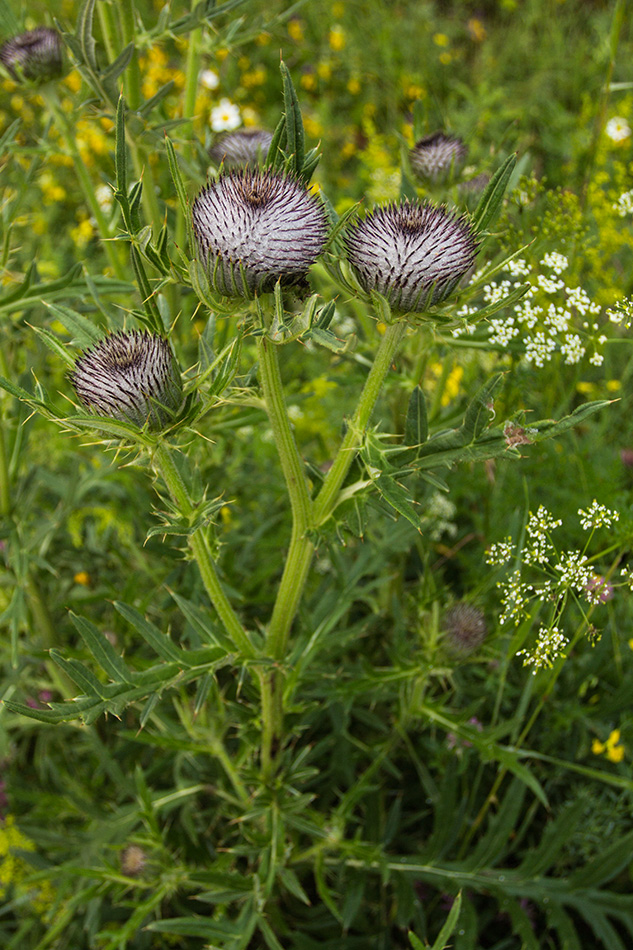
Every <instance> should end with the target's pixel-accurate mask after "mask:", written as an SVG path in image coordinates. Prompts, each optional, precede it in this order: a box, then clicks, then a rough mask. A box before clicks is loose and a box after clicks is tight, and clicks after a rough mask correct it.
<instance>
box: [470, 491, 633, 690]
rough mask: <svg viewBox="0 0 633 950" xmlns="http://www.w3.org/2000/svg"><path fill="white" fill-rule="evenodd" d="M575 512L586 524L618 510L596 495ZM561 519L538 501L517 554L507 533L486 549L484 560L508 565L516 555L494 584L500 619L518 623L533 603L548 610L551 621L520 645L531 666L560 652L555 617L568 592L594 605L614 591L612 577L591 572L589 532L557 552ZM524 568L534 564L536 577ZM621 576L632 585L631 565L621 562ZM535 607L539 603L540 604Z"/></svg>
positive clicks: (599, 522)
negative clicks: (531, 641)
mask: <svg viewBox="0 0 633 950" xmlns="http://www.w3.org/2000/svg"><path fill="white" fill-rule="evenodd" d="M578 514H579V516H580V522H581V525H582V527H583V528H584V529H585V530H588V529H593V528H597V527H610V526H611V525H612V524H613V523H614V522H615V521H617V520H618V519H619V513H618V512H617V511H615V510H613V509H609V508H607V507H606V506H605V505H601V504H599V503H598V502H597V501H596V500H595V499H594V501H593V502H592V503H591V505H590V506H589V507H588V508H587V509H586V510H585V509H582V508H581V509H579V511H578ZM561 525H562V520H561V519H560V518H554V517H553V516H552V514H550V512H549V511H548V510H547V508H545V507H544V506H543V505H539V507H538V510H537V511H536V513H534V512H530V515H529V518H528V521H527V524H526V526H525V538H526V540H525V544H524V546H523V548H522V549H520V550H519V553H518V555H517V554H516V553H515V544H514V541H513V539H512V538H511V537H507V538H505V539H504V540H503V541H497V542H496V543H495V544H492V545H491V546H490V547H489V548H488V550H487V551H486V562H487V563H488V564H493V565H508V564H509V563H510V562H511V561H513V560H515V558H518V560H519V566H518V567H515V569H514V570H512V571H511V573H510V574H509V576H508V577H507V578H506V580H504V581H500V582H499V583H498V584H497V587H498V588H499V589H500V591H501V604H502V612H501V615H500V617H499V622H500V623H501V624H506V623H508V622H509V621H514V623H515V625H517V626H518V624H519V623H520V622H521V621H522V620H524V619H526V618H529V617H530V616H531V614H532V607H533V605H534V606H536V605H537V604H539V605H543V604H545V605H547V610H548V612H550V614H551V617H550V622H549V624H546V625H545V626H542V627H541V629H540V630H539V634H538V638H537V641H536V644H535V645H534V647H533V648H531V649H525V650H521V651H520V654H519V655H522V656H523V657H524V660H523V663H524V665H525V666H532V667H533V672H536V671H537V670H539V669H543V668H545V667H551V666H552V662H553V661H554V660H555V659H556V658H557V657H558V656H564V654H563V653H562V649H563V647H564V646H565V644H566V643H567V639H566V638H565V636H564V635H563V633H561V630H560V628H559V623H560V620H561V616H562V614H563V611H564V609H565V606H566V604H567V601H568V598H569V597H570V596H571V597H572V598H573V599H575V600H576V599H578V598H579V597H580V598H582V599H583V600H585V601H586V603H588V604H590V605H592V607H598V606H600V605H601V604H604V603H606V602H607V601H608V600H610V599H611V598H612V596H613V589H614V585H613V583H611V582H610V581H609V580H608V576H607V577H606V578H605V577H602V576H601V575H599V574H596V573H595V570H594V568H593V565H592V562H591V560H590V558H589V556H588V554H587V545H588V544H589V542H590V541H591V535H590V536H589V538H588V539H587V543H586V544H585V547H584V549H583V550H582V551H580V550H571V551H560V553H559V551H558V550H557V548H556V546H555V543H554V541H553V539H552V534H553V532H554V531H555V530H556V529H557V528H560V527H561ZM515 563H516V561H515ZM524 568H528V569H530V570H531V571H532V572H533V571H534V570H536V571H537V572H538V574H539V575H540V577H538V579H535V580H534V581H533V582H532V581H526V580H524V578H523V569H524ZM621 576H622V578H623V582H622V584H620V585H619V586H625V585H626V586H628V587H629V588H630V589H631V590H633V570H631V569H630V568H624V569H623V570H622V572H621ZM538 609H539V610H542V609H543V608H542V606H539V607H538Z"/></svg>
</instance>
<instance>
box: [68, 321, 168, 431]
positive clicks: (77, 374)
mask: <svg viewBox="0 0 633 950" xmlns="http://www.w3.org/2000/svg"><path fill="white" fill-rule="evenodd" d="M70 381H71V382H72V384H73V386H74V387H75V390H76V392H77V395H78V397H79V399H80V401H81V402H82V403H83V405H84V406H85V407H86V408H87V409H90V410H91V411H92V412H96V413H97V415H100V416H109V417H110V418H112V419H120V420H122V421H125V422H132V423H134V425H137V426H139V428H142V427H143V426H144V425H145V424H146V423H147V425H148V427H149V428H150V429H151V430H153V431H157V430H160V429H164V428H166V427H167V426H168V425H169V424H170V423H171V422H173V420H174V416H175V415H176V414H177V413H178V411H179V409H180V408H181V406H182V402H183V394H182V380H181V378H180V371H179V369H178V366H177V364H176V361H175V359H174V356H173V354H172V352H171V349H170V346H169V343H168V342H167V340H165V339H164V338H163V337H161V336H158V335H156V334H150V333H146V332H141V331H138V330H132V331H130V332H127V333H114V334H112V336H108V337H105V338H104V339H103V340H100V341H99V342H98V343H97V344H96V345H95V346H93V347H92V349H90V350H87V351H86V352H85V353H84V354H83V355H82V356H81V357H80V358H79V359H78V360H77V362H76V364H75V369H74V372H73V373H71V374H70Z"/></svg>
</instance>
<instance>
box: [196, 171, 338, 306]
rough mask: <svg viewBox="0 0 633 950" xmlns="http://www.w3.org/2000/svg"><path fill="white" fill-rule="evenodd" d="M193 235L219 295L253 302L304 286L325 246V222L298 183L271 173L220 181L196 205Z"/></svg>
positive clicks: (320, 210)
mask: <svg viewBox="0 0 633 950" xmlns="http://www.w3.org/2000/svg"><path fill="white" fill-rule="evenodd" d="M193 230H194V234H195V236H196V240H197V243H198V248H199V251H200V257H201V260H202V262H203V264H204V265H205V267H206V269H207V273H208V277H209V281H210V283H211V285H212V287H213V288H214V290H215V291H216V292H218V293H221V294H225V295H228V296H238V297H252V296H253V295H254V294H257V293H259V292H260V291H268V290H272V288H273V287H274V285H275V284H276V283H277V281H278V280H281V281H282V283H283V284H285V285H286V286H291V285H292V284H296V283H298V282H300V281H301V280H302V279H303V278H304V277H305V275H306V273H307V271H308V268H309V267H310V265H311V264H313V263H314V262H315V260H316V259H317V257H318V256H319V254H320V253H321V251H322V250H323V245H324V244H325V238H326V235H327V218H326V214H325V210H324V208H323V206H322V204H321V202H320V201H319V199H318V198H316V197H315V196H314V195H312V194H310V192H309V191H308V190H307V189H306V188H305V186H304V185H303V184H302V183H301V182H300V181H297V180H296V179H295V178H292V177H289V176H287V175H281V174H277V173H275V172H272V171H270V170H268V169H265V170H254V169H248V168H247V169H243V170H241V171H235V172H230V173H228V174H226V175H222V176H221V177H220V178H219V179H218V180H217V181H215V182H213V183H212V184H210V185H208V186H207V187H206V188H204V189H203V190H202V191H201V192H200V194H199V195H198V197H197V198H196V200H195V201H194V204H193Z"/></svg>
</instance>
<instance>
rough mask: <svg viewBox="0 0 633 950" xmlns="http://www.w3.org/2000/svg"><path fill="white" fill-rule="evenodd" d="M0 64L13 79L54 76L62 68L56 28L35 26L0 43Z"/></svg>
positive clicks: (39, 78) (60, 71)
mask: <svg viewBox="0 0 633 950" xmlns="http://www.w3.org/2000/svg"><path fill="white" fill-rule="evenodd" d="M0 63H2V65H3V66H4V67H5V69H6V70H7V71H8V72H9V73H10V74H11V76H12V77H13V78H14V79H21V78H24V79H28V80H32V81H40V82H42V81H45V80H48V79H56V78H57V77H59V76H60V75H61V73H62V70H63V58H62V40H61V37H60V35H59V33H58V32H57V30H52V29H50V28H49V27H46V26H38V27H37V28H36V29H34V30H28V31H27V32H26V33H21V34H20V35H19V36H14V37H13V38H12V39H10V40H5V42H4V43H3V44H2V46H0Z"/></svg>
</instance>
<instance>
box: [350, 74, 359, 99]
mask: <svg viewBox="0 0 633 950" xmlns="http://www.w3.org/2000/svg"><path fill="white" fill-rule="evenodd" d="M360 90H361V85H360V83H359V81H358V79H355V78H354V77H352V79H350V81H349V82H348V84H347V91H348V92H350V93H351V94H352V95H353V96H357V95H358V93H359V92H360Z"/></svg>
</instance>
